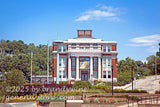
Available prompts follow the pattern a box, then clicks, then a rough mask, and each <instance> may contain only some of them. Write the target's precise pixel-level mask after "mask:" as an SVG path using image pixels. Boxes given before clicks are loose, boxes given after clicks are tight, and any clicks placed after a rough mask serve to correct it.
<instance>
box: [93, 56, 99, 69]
mask: <svg viewBox="0 0 160 107" xmlns="http://www.w3.org/2000/svg"><path fill="white" fill-rule="evenodd" d="M97 62H98V61H97V58H93V67H97Z"/></svg>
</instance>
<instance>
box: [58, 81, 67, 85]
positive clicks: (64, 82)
mask: <svg viewBox="0 0 160 107" xmlns="http://www.w3.org/2000/svg"><path fill="white" fill-rule="evenodd" d="M59 84H68V83H67V82H66V81H60V82H59Z"/></svg>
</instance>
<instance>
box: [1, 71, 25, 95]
mask: <svg viewBox="0 0 160 107" xmlns="http://www.w3.org/2000/svg"><path fill="white" fill-rule="evenodd" d="M22 85H24V78H23V73H22V71H20V70H17V69H12V70H11V71H8V72H7V73H5V75H4V81H3V84H2V87H1V91H2V92H3V95H5V96H6V95H16V94H17V92H18V91H17V90H16V89H17V88H18V89H19V88H20V87H21V86H22Z"/></svg>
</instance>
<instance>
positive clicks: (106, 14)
mask: <svg viewBox="0 0 160 107" xmlns="http://www.w3.org/2000/svg"><path fill="white" fill-rule="evenodd" d="M96 7H98V8H99V9H96V10H87V11H85V12H83V13H82V15H81V16H80V17H79V18H77V19H75V21H88V20H105V19H106V20H112V21H120V18H119V17H117V16H118V15H119V10H120V9H119V8H113V7H111V6H104V5H103V6H101V5H97V6H96Z"/></svg>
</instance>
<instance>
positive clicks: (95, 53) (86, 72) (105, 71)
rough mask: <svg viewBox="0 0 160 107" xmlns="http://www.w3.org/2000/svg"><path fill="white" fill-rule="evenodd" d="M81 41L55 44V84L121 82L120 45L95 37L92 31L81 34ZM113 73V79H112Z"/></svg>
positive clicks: (84, 31)
mask: <svg viewBox="0 0 160 107" xmlns="http://www.w3.org/2000/svg"><path fill="white" fill-rule="evenodd" d="M77 33H78V34H77V37H76V38H74V39H68V40H66V41H54V42H53V52H52V55H53V61H52V62H53V70H54V73H53V75H52V76H53V77H54V81H55V82H57V83H58V82H59V81H67V82H68V83H74V82H75V81H78V80H84V81H105V82H107V81H108V82H109V81H111V80H112V76H113V80H114V81H117V55H118V53H117V43H116V42H115V41H103V40H101V39H95V38H93V37H92V30H89V29H81V30H77ZM112 69H113V75H112Z"/></svg>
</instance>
